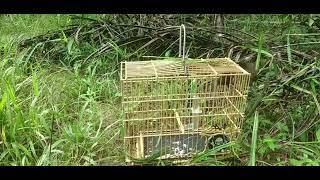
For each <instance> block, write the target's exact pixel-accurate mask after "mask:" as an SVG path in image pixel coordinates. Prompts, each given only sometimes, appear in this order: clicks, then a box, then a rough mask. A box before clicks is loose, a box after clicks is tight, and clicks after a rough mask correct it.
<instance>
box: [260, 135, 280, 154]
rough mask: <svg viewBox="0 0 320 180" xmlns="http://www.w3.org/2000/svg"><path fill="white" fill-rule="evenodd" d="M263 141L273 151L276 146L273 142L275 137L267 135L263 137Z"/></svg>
mask: <svg viewBox="0 0 320 180" xmlns="http://www.w3.org/2000/svg"><path fill="white" fill-rule="evenodd" d="M263 143H265V144H266V145H267V146H268V147H269V148H270V149H271V150H272V151H274V150H275V149H276V148H277V145H276V144H275V139H273V138H272V137H270V136H269V135H267V136H266V137H265V138H264V139H263Z"/></svg>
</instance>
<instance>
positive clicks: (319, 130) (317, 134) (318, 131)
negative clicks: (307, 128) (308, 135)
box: [316, 129, 320, 141]
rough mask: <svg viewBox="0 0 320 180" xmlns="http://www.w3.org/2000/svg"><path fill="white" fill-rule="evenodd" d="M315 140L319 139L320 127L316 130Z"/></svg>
mask: <svg viewBox="0 0 320 180" xmlns="http://www.w3.org/2000/svg"><path fill="white" fill-rule="evenodd" d="M316 137H317V141H320V129H318V130H317V132H316Z"/></svg>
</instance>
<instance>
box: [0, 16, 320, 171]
mask: <svg viewBox="0 0 320 180" xmlns="http://www.w3.org/2000/svg"><path fill="white" fill-rule="evenodd" d="M213 17H214V15H1V16H0V32H1V34H2V35H1V39H0V46H1V49H0V59H1V60H0V79H1V80H0V82H1V83H0V131H1V133H0V134H1V135H0V165H124V153H123V140H122V134H123V129H122V128H123V127H122V121H121V120H122V114H121V92H120V89H119V88H120V87H119V65H120V64H119V63H120V62H121V61H123V60H129V61H133V60H140V59H141V58H142V57H141V56H143V55H155V56H171V57H173V56H177V53H178V41H177V38H178V35H179V34H178V30H177V28H174V27H172V26H179V25H180V24H181V23H184V24H185V25H186V27H187V34H188V37H187V41H188V56H189V57H198V58H199V57H202V58H206V57H221V56H229V57H231V58H232V59H233V60H235V61H236V62H239V63H241V62H245V63H254V67H255V69H254V71H256V77H255V78H254V79H252V81H251V84H250V90H249V102H248V107H247V111H246V120H245V122H244V124H243V127H242V133H241V137H240V138H239V140H238V141H237V142H235V143H233V144H227V145H226V148H228V149H229V150H230V154H229V155H227V156H222V157H217V156H215V153H216V149H213V150H211V151H209V152H206V153H203V154H199V155H198V156H196V157H194V158H193V159H191V160H189V161H188V162H187V165H263V166H264V165H267V166H269V165H319V163H320V159H319V157H320V149H319V147H320V146H319V143H320V126H319V117H320V115H319V113H320V105H319V90H320V75H319V74H320V61H319V60H318V57H319V54H318V52H319V48H318V47H317V44H318V43H320V42H318V41H317V39H318V37H319V34H318V33H319V27H318V23H319V22H320V21H319V20H320V19H319V17H318V16H317V15H224V24H223V29H222V30H221V28H222V27H215V26H214V25H216V23H215V22H214V21H213V19H214V18H213ZM169 26H171V28H170V27H169ZM164 27H167V28H164ZM168 27H169V28H168ZM200 27H201V28H200ZM206 27H209V28H206ZM210 27H211V28H210ZM150 161H151V160H150ZM152 162H153V164H156V165H169V164H168V163H167V162H159V161H156V162H154V160H152ZM145 164H150V163H149V162H145ZM151 164H152V163H151Z"/></svg>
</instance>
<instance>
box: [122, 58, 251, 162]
mask: <svg viewBox="0 0 320 180" xmlns="http://www.w3.org/2000/svg"><path fill="white" fill-rule="evenodd" d="M184 62H185V64H184V63H183V62H182V61H181V59H180V60H177V59H170V58H169V59H162V60H151V61H136V62H122V63H121V90H122V98H123V99H122V106H123V110H124V144H125V152H126V154H127V159H126V161H130V159H131V158H136V159H139V158H147V157H150V156H153V155H155V154H158V156H157V157H158V158H161V159H170V158H174V159H176V158H178V159H180V158H186V157H191V156H192V155H194V154H196V153H199V152H202V151H205V150H207V149H210V148H213V147H216V146H218V145H221V144H223V143H226V142H230V141H234V140H235V139H236V138H237V137H238V135H239V133H240V131H241V125H242V121H243V119H244V111H245V107H246V99H247V90H248V86H249V80H250V74H249V73H248V72H246V71H245V70H244V69H242V68H241V67H240V66H239V65H237V64H236V63H235V62H233V61H232V60H231V59H229V58H215V59H188V60H187V61H184ZM185 67H186V69H187V72H186V71H185V70H186V69H185Z"/></svg>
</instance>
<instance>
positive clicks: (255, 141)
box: [249, 111, 259, 166]
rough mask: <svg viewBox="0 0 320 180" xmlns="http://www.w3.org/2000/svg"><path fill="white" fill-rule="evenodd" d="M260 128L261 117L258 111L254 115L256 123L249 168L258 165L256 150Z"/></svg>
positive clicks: (253, 131)
mask: <svg viewBox="0 0 320 180" xmlns="http://www.w3.org/2000/svg"><path fill="white" fill-rule="evenodd" d="M258 126H259V115H258V112H257V111H256V112H255V115H254V121H253V129H252V139H251V152H250V161H249V166H255V165H256V149H257V136H258Z"/></svg>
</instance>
